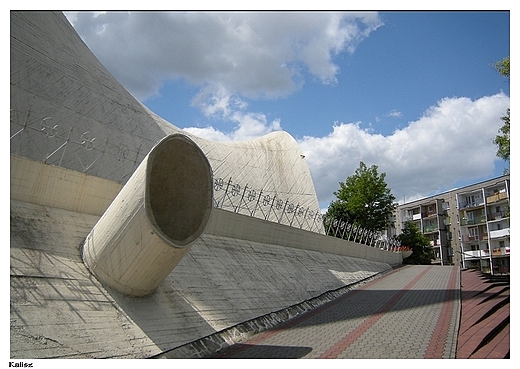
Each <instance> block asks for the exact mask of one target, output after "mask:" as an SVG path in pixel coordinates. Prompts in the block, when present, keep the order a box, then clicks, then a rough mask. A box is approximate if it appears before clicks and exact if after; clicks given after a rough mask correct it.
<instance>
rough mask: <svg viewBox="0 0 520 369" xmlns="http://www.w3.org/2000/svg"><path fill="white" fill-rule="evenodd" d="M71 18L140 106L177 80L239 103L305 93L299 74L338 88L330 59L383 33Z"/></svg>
mask: <svg viewBox="0 0 520 369" xmlns="http://www.w3.org/2000/svg"><path fill="white" fill-rule="evenodd" d="M66 15H67V16H68V19H69V21H70V22H71V23H72V24H73V25H74V28H75V29H76V31H77V32H78V34H79V35H80V36H81V37H82V39H83V40H84V41H85V43H86V44H87V45H88V46H89V48H90V49H91V50H92V51H93V52H94V54H95V55H96V56H97V57H98V58H99V59H100V61H101V62H102V63H103V65H104V66H105V67H106V68H107V69H108V70H109V71H110V72H111V73H112V74H113V75H114V77H116V79H117V80H118V81H120V82H121V83H122V84H123V86H125V87H126V88H127V89H128V90H129V91H130V92H132V93H133V94H134V95H135V96H136V97H137V98H138V99H140V100H141V101H144V100H146V99H147V98H149V97H152V96H154V95H157V94H158V93H159V92H160V88H161V86H162V85H163V82H164V81H166V80H172V79H182V80H185V81H187V82H189V83H192V84H194V85H197V86H199V85H200V86H201V87H203V88H204V89H205V94H204V96H207V97H209V95H208V91H212V90H214V91H218V86H221V85H224V86H226V88H227V90H228V91H229V92H230V93H231V94H234V95H238V96H246V97H266V98H276V97H280V96H284V95H287V94H289V93H292V92H294V91H295V90H297V89H298V88H300V87H301V86H302V84H303V83H304V79H303V77H302V75H303V73H302V72H307V73H310V74H311V75H312V76H314V77H315V78H317V79H318V80H320V81H321V82H323V83H326V84H334V83H336V82H337V80H336V75H337V73H339V68H338V66H337V65H335V64H334V63H333V61H332V57H333V56H334V55H337V54H338V53H340V52H343V51H346V52H353V51H354V49H355V47H356V45H357V44H358V43H359V42H360V41H361V40H363V39H364V38H366V37H367V36H368V35H369V34H370V32H372V31H373V30H375V29H377V28H378V27H380V26H381V25H382V22H381V20H380V18H379V16H378V15H377V13H329V12H318V13H311V12H292V13H291V12H281V13H280V12H278V13H268V12H254V13H242V12H237V13H223V12H209V13H202V12H136V13H131V12H106V13H99V12H98V13H91V12H80V13H66ZM208 86H209V87H208ZM215 86H217V87H215ZM209 98H210V99H211V97H209Z"/></svg>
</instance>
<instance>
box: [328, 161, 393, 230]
mask: <svg viewBox="0 0 520 369" xmlns="http://www.w3.org/2000/svg"><path fill="white" fill-rule="evenodd" d="M377 169H378V167H377V165H372V166H371V167H370V168H368V167H367V166H366V165H365V163H363V162H360V163H359V168H357V169H356V172H355V173H354V175H352V176H349V177H347V179H346V181H345V182H340V183H339V185H340V188H339V190H338V191H336V192H334V195H335V196H336V197H337V200H336V201H332V202H331V203H330V205H329V208H328V209H327V213H326V217H327V218H329V219H330V218H334V219H338V220H344V221H346V222H348V223H351V224H355V225H357V226H360V227H363V228H365V229H367V230H370V231H375V232H377V231H383V230H385V229H386V227H387V225H388V219H389V216H390V215H391V214H392V213H393V211H394V209H395V203H394V202H395V197H394V195H392V193H391V191H390V189H389V188H388V186H387V184H386V182H385V177H386V173H382V174H379V173H378V170H377Z"/></svg>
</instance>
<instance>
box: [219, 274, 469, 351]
mask: <svg viewBox="0 0 520 369" xmlns="http://www.w3.org/2000/svg"><path fill="white" fill-rule="evenodd" d="M454 278H455V279H454ZM450 281H451V284H452V286H450V285H449V284H450ZM453 281H455V283H453ZM450 288H451V289H450ZM459 290H460V283H459V270H458V268H457V267H437V266H409V267H404V268H400V269H398V270H396V271H395V272H393V273H390V274H388V275H386V276H384V277H382V278H379V279H377V280H375V281H372V282H371V283H368V284H366V285H364V286H362V287H360V288H359V289H357V290H355V291H352V292H350V293H348V294H346V295H344V296H342V297H340V298H338V299H337V300H335V301H333V302H331V303H329V304H327V305H325V306H323V307H322V308H319V309H317V310H316V311H313V312H310V313H308V314H306V315H304V316H301V317H299V318H296V319H294V320H292V321H289V322H287V323H286V324H285V325H283V326H281V327H280V328H278V329H274V330H270V331H267V332H264V333H262V334H259V335H257V336H255V337H254V338H253V339H251V340H250V341H248V342H245V343H242V344H238V345H234V346H231V347H230V348H229V349H227V350H223V351H222V352H220V353H218V354H216V355H215V356H214V357H220V358H351V359H376V358H382V359H405V358H408V359H418V358H425V357H427V351H428V349H429V348H430V349H431V347H433V345H435V344H436V341H437V340H439V341H441V346H443V347H442V350H441V352H440V353H436V354H435V353H434V354H433V356H435V355H437V356H438V358H454V357H455V349H454V347H455V346H456V332H457V328H458V319H457V316H458V314H456V313H457V312H458V311H459V308H460V302H459V301H460V299H459V296H460V294H459ZM450 292H451V293H450ZM447 297H448V299H447ZM447 303H450V309H451V311H449V310H450V309H444V314H449V319H446V320H440V318H441V313H443V307H444V305H445V304H447ZM451 305H452V307H451ZM442 321H445V323H442V324H445V325H446V329H445V330H444V331H445V334H443V335H442V336H443V337H442V336H439V337H437V336H438V335H436V334H434V332H435V330H436V328H438V327H437V324H438V323H439V322H442Z"/></svg>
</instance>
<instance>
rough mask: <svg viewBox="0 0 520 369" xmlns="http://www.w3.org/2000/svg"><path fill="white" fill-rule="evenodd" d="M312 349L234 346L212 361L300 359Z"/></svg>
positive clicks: (248, 345) (249, 345) (215, 356)
mask: <svg viewBox="0 0 520 369" xmlns="http://www.w3.org/2000/svg"><path fill="white" fill-rule="evenodd" d="M311 351H312V347H300V346H271V345H251V344H235V345H233V346H231V347H229V348H228V349H227V350H224V351H222V352H220V353H219V354H217V355H214V356H212V357H211V358H212V359H300V358H302V357H304V356H305V355H307V354H308V353H309V352H311Z"/></svg>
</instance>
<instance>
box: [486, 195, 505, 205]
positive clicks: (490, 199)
mask: <svg viewBox="0 0 520 369" xmlns="http://www.w3.org/2000/svg"><path fill="white" fill-rule="evenodd" d="M505 199H507V193H506V192H500V193H496V194H494V195H492V196H488V197H486V202H487V203H488V204H492V203H494V202H498V201H501V200H505Z"/></svg>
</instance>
